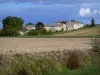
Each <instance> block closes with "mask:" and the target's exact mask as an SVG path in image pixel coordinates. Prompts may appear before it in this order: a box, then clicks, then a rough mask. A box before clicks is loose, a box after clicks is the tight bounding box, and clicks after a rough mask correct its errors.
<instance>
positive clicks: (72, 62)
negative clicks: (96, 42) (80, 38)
mask: <svg viewBox="0 0 100 75" xmlns="http://www.w3.org/2000/svg"><path fill="white" fill-rule="evenodd" d="M89 64H90V59H89V56H88V54H86V52H82V51H79V50H75V51H72V52H70V53H69V56H68V58H67V67H68V68H69V69H77V68H80V67H84V66H87V65H89Z"/></svg>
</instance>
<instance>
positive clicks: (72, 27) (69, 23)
mask: <svg viewBox="0 0 100 75" xmlns="http://www.w3.org/2000/svg"><path fill="white" fill-rule="evenodd" d="M66 26H67V27H66V28H67V30H73V29H74V25H73V23H72V22H71V21H68V22H67V24H66Z"/></svg>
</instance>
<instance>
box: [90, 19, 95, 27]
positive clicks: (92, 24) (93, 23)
mask: <svg viewBox="0 0 100 75" xmlns="http://www.w3.org/2000/svg"><path fill="white" fill-rule="evenodd" d="M94 26H95V20H94V18H93V17H92V20H91V25H90V27H94Z"/></svg>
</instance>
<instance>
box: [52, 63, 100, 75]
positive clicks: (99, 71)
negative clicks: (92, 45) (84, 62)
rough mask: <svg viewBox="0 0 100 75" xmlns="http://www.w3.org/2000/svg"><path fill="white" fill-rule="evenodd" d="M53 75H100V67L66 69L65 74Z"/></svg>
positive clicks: (54, 73) (54, 74)
mask: <svg viewBox="0 0 100 75" xmlns="http://www.w3.org/2000/svg"><path fill="white" fill-rule="evenodd" d="M51 75H100V65H92V66H89V67H85V68H80V69H76V70H68V69H65V70H64V71H63V72H53V73H51Z"/></svg>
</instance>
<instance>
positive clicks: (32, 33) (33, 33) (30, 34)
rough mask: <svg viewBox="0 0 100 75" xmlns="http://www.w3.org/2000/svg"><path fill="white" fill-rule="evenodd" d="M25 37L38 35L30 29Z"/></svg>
mask: <svg viewBox="0 0 100 75" xmlns="http://www.w3.org/2000/svg"><path fill="white" fill-rule="evenodd" d="M25 35H28V36H36V35H38V33H37V31H36V30H34V29H32V30H30V31H29V32H27V33H26V34H25Z"/></svg>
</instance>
